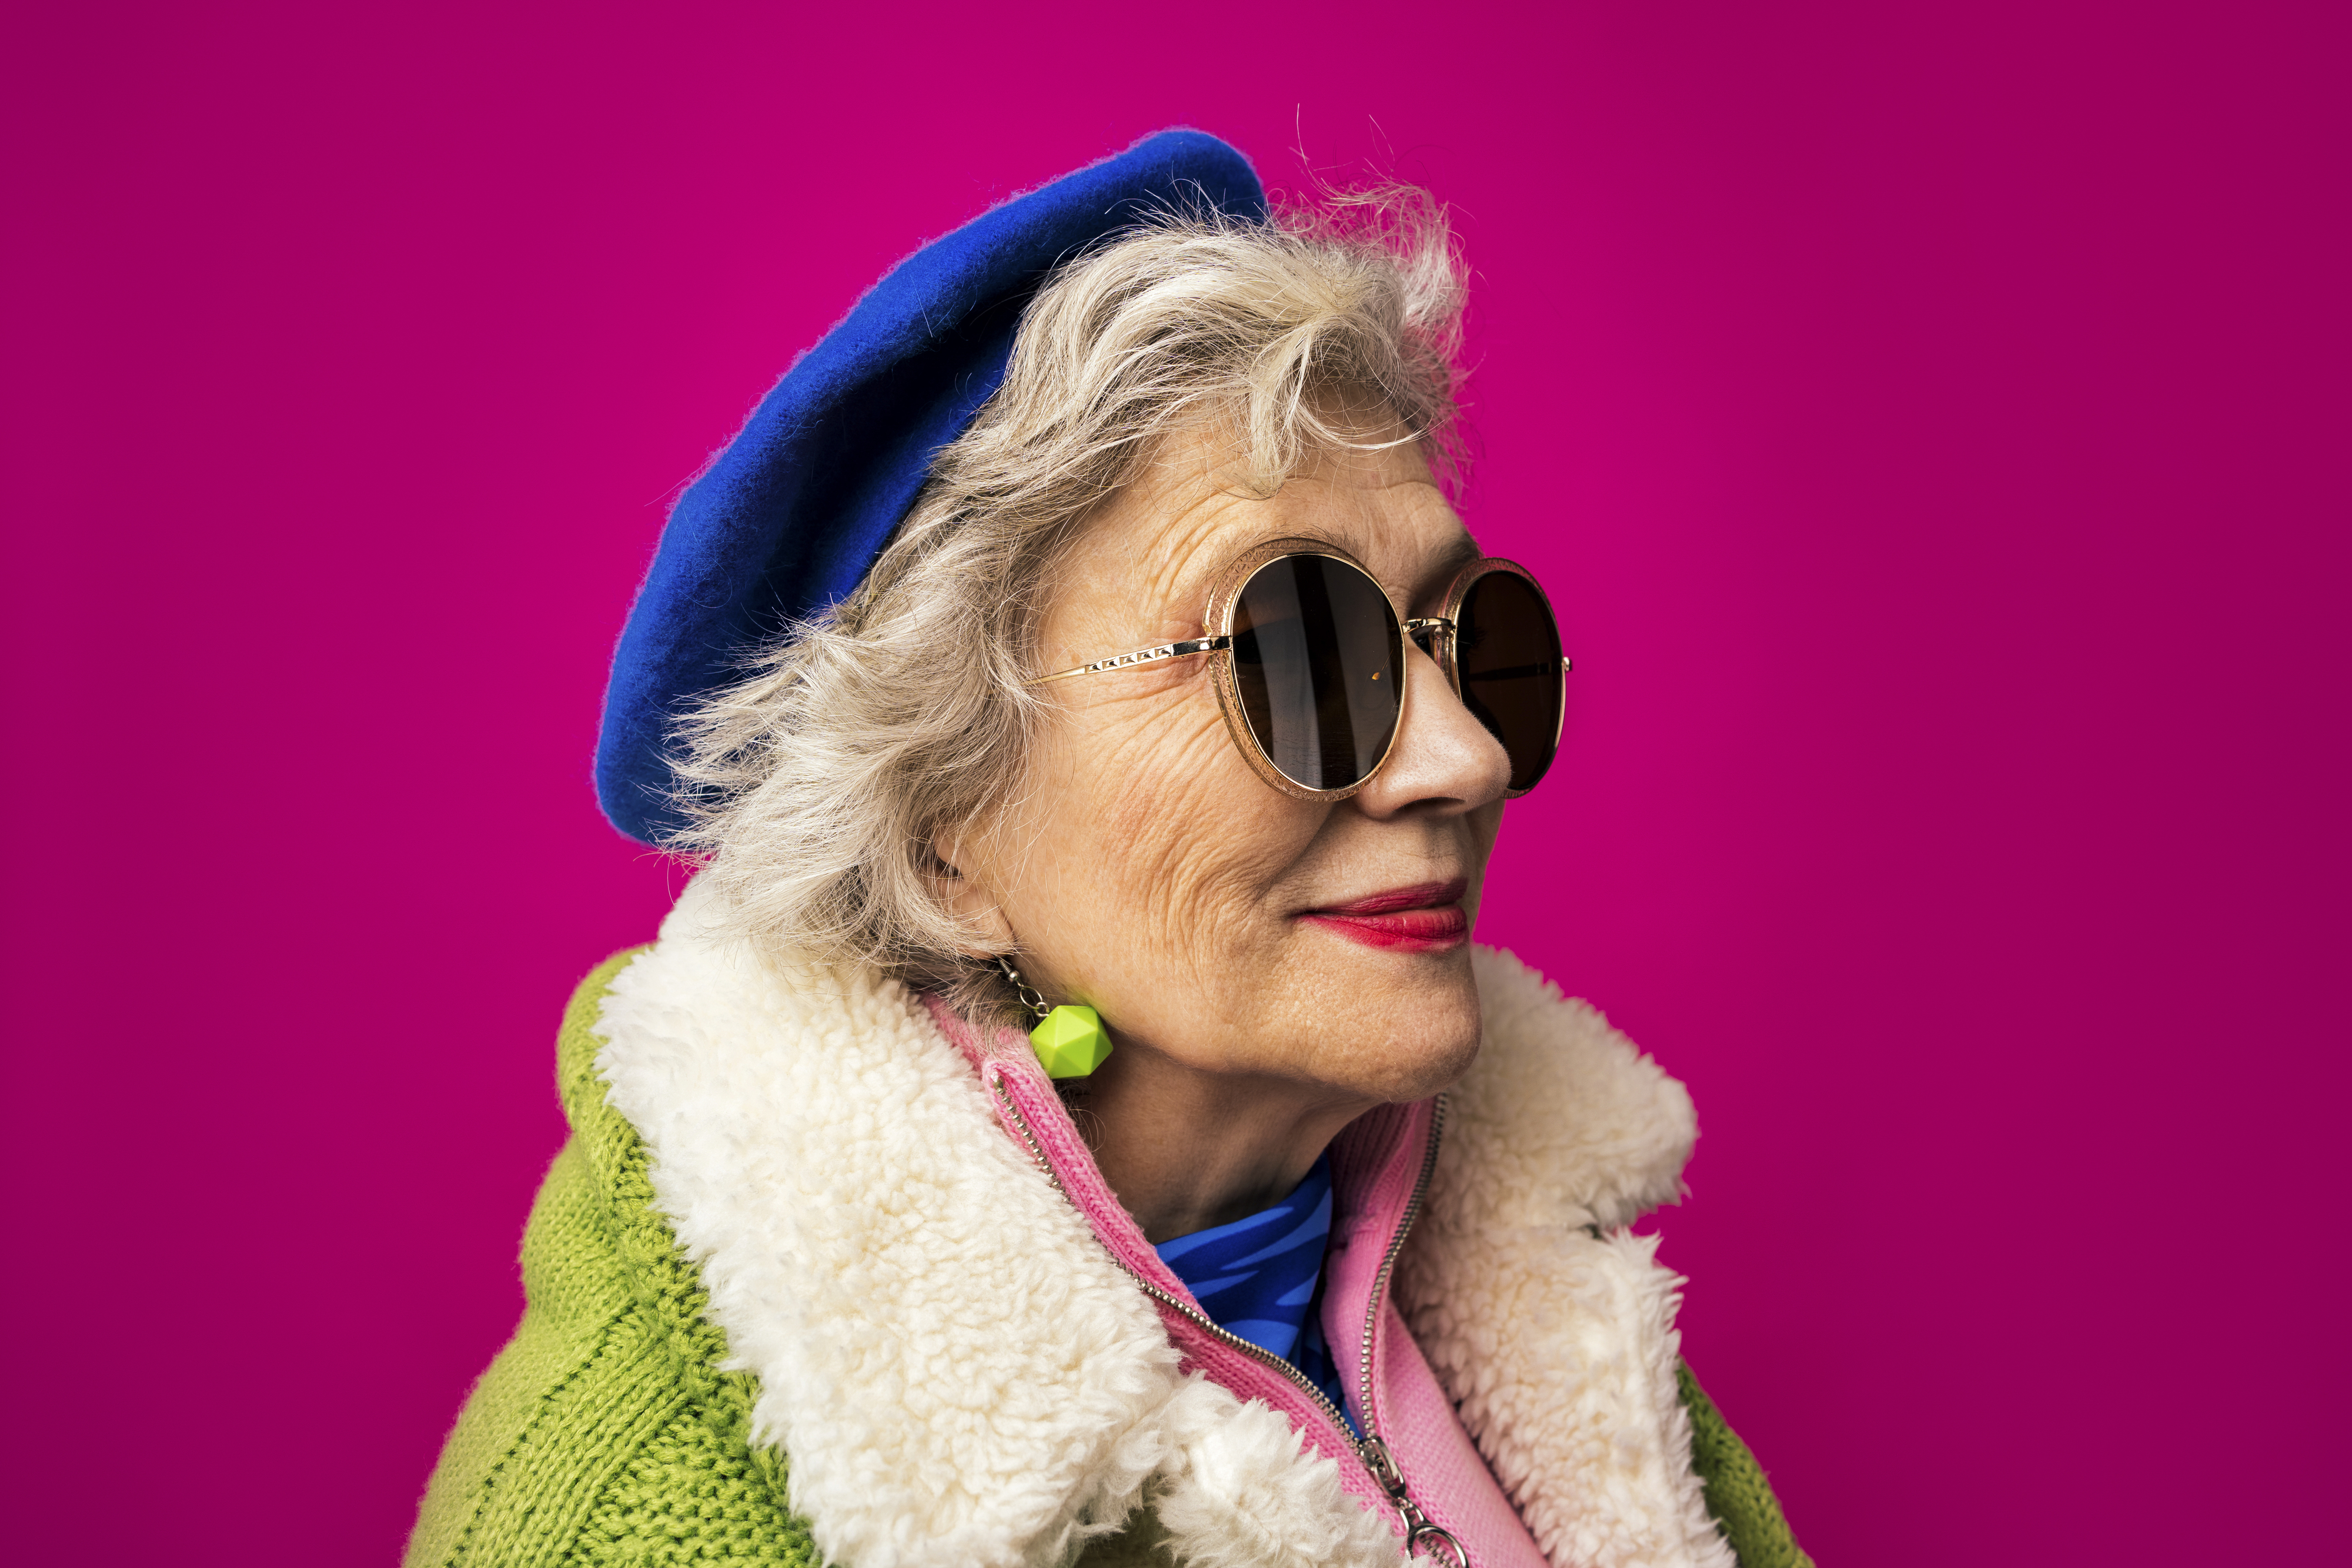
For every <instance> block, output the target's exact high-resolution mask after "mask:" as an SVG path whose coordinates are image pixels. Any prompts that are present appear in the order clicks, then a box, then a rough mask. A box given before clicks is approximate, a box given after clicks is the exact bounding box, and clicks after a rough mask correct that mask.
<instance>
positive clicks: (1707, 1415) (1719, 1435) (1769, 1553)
mask: <svg viewBox="0 0 2352 1568" xmlns="http://www.w3.org/2000/svg"><path fill="white" fill-rule="evenodd" d="M1675 1381H1676V1382H1678V1383H1680V1384H1681V1385H1682V1391H1683V1408H1684V1409H1685V1410H1687V1411H1689V1412H1690V1423H1691V1469H1694V1470H1696V1471H1697V1472H1698V1477H1699V1479H1700V1480H1701V1481H1702V1482H1703V1483H1705V1485H1706V1511H1707V1512H1709V1513H1711V1514H1713V1515H1714V1516H1715V1521H1716V1522H1717V1524H1719V1525H1721V1526H1723V1535H1724V1539H1725V1540H1727V1541H1728V1542H1731V1550H1732V1551H1733V1552H1737V1553H1738V1555H1739V1568H1813V1560H1812V1559H1811V1558H1810V1557H1808V1556H1806V1555H1805V1552H1804V1549H1803V1548H1801V1547H1800V1546H1799V1545H1798V1544H1797V1538H1796V1536H1795V1535H1794V1534H1793V1533H1791V1532H1790V1529H1789V1521H1788V1520H1787V1519H1786V1518H1785V1517H1784V1516H1783V1515H1782V1514H1781V1512H1780V1500H1779V1499H1778V1498H1776V1497H1774V1496H1773V1495H1772V1483H1771V1482H1770V1481H1769V1480H1767V1479H1764V1467H1763V1466H1761V1465H1759V1464H1758V1463H1757V1462H1756V1456H1755V1455H1754V1454H1751V1453H1749V1452H1748V1445H1747V1444H1745V1443H1743V1442H1741V1441H1740V1440H1739V1434H1738V1433H1737V1432H1734V1431H1733V1430H1732V1429H1731V1427H1730V1426H1729V1425H1728V1424H1727V1422H1725V1420H1724V1418H1723V1413H1722V1412H1721V1411H1719V1410H1717V1408H1716V1407H1715V1401H1713V1400H1712V1399H1709V1398H1708V1397H1707V1396H1706V1390H1705V1389H1703V1388H1701V1387H1700V1386H1699V1385H1698V1379H1697V1378H1696V1377H1694V1376H1693V1375H1691V1369H1690V1364H1689V1363H1688V1362H1681V1363H1678V1364H1676V1365H1675Z"/></svg>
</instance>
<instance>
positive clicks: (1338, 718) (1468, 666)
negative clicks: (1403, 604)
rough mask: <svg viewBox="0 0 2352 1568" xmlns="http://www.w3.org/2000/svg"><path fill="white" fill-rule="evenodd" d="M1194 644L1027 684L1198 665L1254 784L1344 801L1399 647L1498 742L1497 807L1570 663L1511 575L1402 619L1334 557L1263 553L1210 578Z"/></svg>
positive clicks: (1374, 730) (1385, 717) (1533, 774)
mask: <svg viewBox="0 0 2352 1568" xmlns="http://www.w3.org/2000/svg"><path fill="white" fill-rule="evenodd" d="M1202 631H1203V632H1206V633H1207V635H1205V636H1201V637H1193V638H1188V639H1186V640H1184V641H1182V642H1179V643H1160V645H1159V646H1158V647H1156V648H1139V649H1138V650H1136V651H1135V652H1134V653H1119V654H1117V655H1115V656H1113V657H1111V658H1108V659H1097V660H1096V661H1095V662H1094V663H1093V664H1080V665H1079V666H1078V667H1077V668H1076V669H1075V670H1057V671H1055V673H1054V674H1050V675H1039V676H1036V677H1035V678H1034V679H1032V680H1031V681H1030V682H1029V683H1028V684H1029V685H1033V686H1037V685H1045V684H1046V683H1047V682H1050V681H1066V680H1069V679H1071V678H1073V677H1075V676H1077V675H1092V674H1100V673H1102V672H1103V671H1105V670H1124V669H1128V668H1130V667H1132V666H1134V665H1137V664H1157V663H1158V662H1160V660H1162V659H1182V658H1190V657H1192V656H1194V655H1198V654H1205V655H1207V656H1208V657H1209V658H1211V659H1212V660H1213V661H1214V664H1213V669H1214V673H1215V680H1216V685H1217V705H1218V706H1219V707H1220V708H1222V709H1223V711H1224V716H1225V727H1226V728H1227V729H1228V730H1230V731H1232V732H1233V737H1234V746H1235V747H1239V748H1240V751H1241V754H1242V756H1243V757H1244V758H1245V759H1246V760H1247V761H1248V763H1249V765H1250V766H1251V768H1254V769H1255V770H1256V772H1257V776H1258V777H1259V778H1261V779H1265V781H1266V782H1267V783H1268V784H1271V785H1273V786H1274V787H1275V788H1276V789H1279V790H1281V791H1282V792H1283V793H1284V794H1286V795H1291V796H1296V797H1297V798H1298V799H1299V800H1346V799H1347V798H1348V797H1349V796H1350V795H1352V794H1354V793H1355V792H1356V791H1357V790H1359V789H1362V788H1363V787H1364V786H1365V785H1366V784H1367V783H1368V782H1370V779H1371V777H1372V775H1373V774H1375V773H1377V772H1379V771H1380V769H1381V764H1382V763H1383V762H1386V761H1387V760H1388V757H1389V751H1390V749H1391V747H1394V746H1395V745H1396V737H1397V733H1398V731H1399V730H1401V729H1402V727H1403V726H1404V705H1405V667H1404V660H1405V647H1404V644H1405V639H1406V638H1408V637H1410V638H1412V641H1413V642H1414V643H1416V644H1418V645H1419V646H1420V648H1421V650H1422V651H1423V653H1427V654H1429V656H1430V657H1431V658H1433V659H1434V660H1436V661H1437V667H1438V670H1439V671H1440V673H1442V674H1444V676H1445V678H1446V680H1447V682H1448V683H1450V684H1451V685H1453V687H1454V695H1457V696H1458V697H1460V698H1461V699H1462V706H1464V707H1465V708H1467V709H1469V710H1470V712H1471V714H1472V715H1473V716H1475V717H1476V719H1477V720H1478V722H1479V723H1481V724H1483V725H1485V726H1486V732H1487V733H1488V734H1490V735H1492V736H1493V737H1495V738H1496V740H1497V741H1499V742H1501V743H1502V747H1503V750H1504V752H1505V753H1506V754H1507V756H1508V757H1509V758H1510V763H1511V781H1510V784H1509V786H1508V787H1507V789H1505V790H1504V793H1505V795H1506V796H1507V797H1511V798H1514V799H1515V798H1517V797H1518V796H1521V795H1524V794H1526V793H1527V792H1528V790H1530V789H1534V788H1535V787H1536V785H1537V783H1538V781H1539V780H1540V779H1542V778H1543V776H1544V771H1545V769H1547V768H1549V767H1550V766H1551V759H1552V758H1553V756H1554V755H1555V754H1556V753H1558V751H1559V725H1560V716H1561V710H1562V707H1563V705H1564V699H1565V698H1566V696H1567V677H1568V672H1569V669H1570V664H1569V661H1568V659H1567V657H1566V656H1565V655H1564V654H1562V653H1560V651H1559V622H1558V621H1557V620H1555V619H1554V618H1553V616H1552V612H1551V601H1549V599H1546V598H1545V597H1544V591H1543V590H1542V589H1541V588H1540V587H1538V585H1537V582H1536V580H1535V578H1534V577H1533V576H1532V575H1531V574H1530V573H1529V572H1528V570H1527V569H1526V568H1525V567H1523V566H1520V565H1519V564H1518V563H1517V562H1516V561H1508V560H1504V559H1500V558H1499V557H1495V556H1486V557H1482V558H1481V559H1477V560H1474V561H1472V562H1471V563H1470V564H1469V565H1468V566H1466V567H1465V568H1463V570H1462V571H1461V573H1460V574H1459V575H1458V576H1456V577H1455V578H1454V582H1453V585H1452V586H1451V587H1449V588H1448V589H1447V590H1446V592H1445V601H1444V612H1443V613H1442V614H1437V615H1427V616H1421V617H1417V618H1415V619H1412V620H1400V619H1399V618H1398V616H1397V612H1396V606H1395V605H1393V604H1391V602H1390V601H1389V596H1388V592H1387V591H1386V590H1384V589H1382V588H1381V585H1380V583H1379V582H1378V581H1377V580H1374V578H1373V577H1372V574H1371V573H1370V572H1369V571H1367V570H1364V568H1363V566H1362V564H1361V563H1360V562H1359V561H1358V560H1357V559H1355V557H1353V556H1351V555H1349V553H1348V552H1347V551H1345V550H1343V549H1340V548H1339V546H1337V545H1333V544H1326V543H1324V542H1322V541H1321V540H1319V539H1299V538H1288V539H1270V540H1268V541H1267V542H1265V544H1262V545H1258V546H1256V547H1255V548H1254V549H1250V550H1248V551H1245V552H1244V554H1242V555H1241V556H1240V557H1238V558H1237V559H1234V561H1233V562H1232V564H1230V565H1229V566H1227V567H1226V568H1225V570H1224V571H1223V573H1222V574H1220V576H1219V577H1218V579H1217V582H1216V585H1215V587H1214V588H1213V590H1212V591H1211V592H1210V595H1209V613H1208V616H1207V619H1206V620H1205V622H1203V623H1202Z"/></svg>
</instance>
